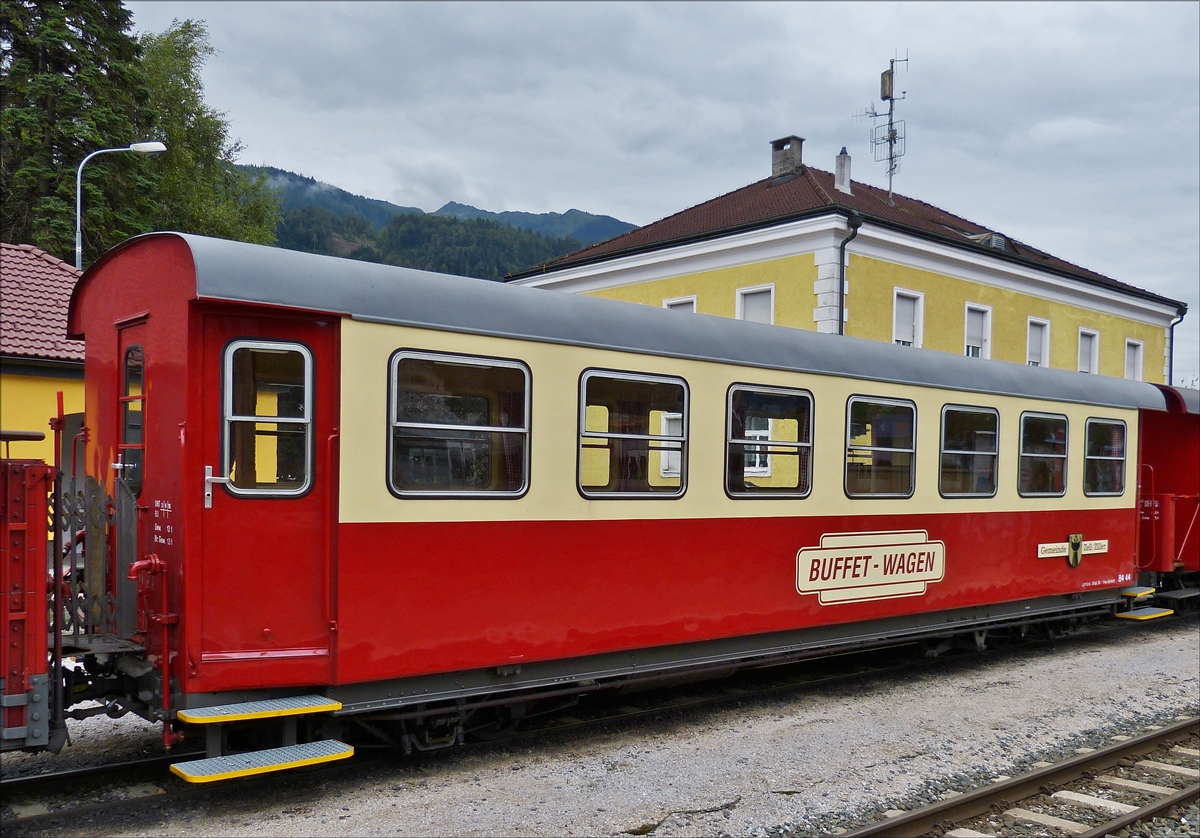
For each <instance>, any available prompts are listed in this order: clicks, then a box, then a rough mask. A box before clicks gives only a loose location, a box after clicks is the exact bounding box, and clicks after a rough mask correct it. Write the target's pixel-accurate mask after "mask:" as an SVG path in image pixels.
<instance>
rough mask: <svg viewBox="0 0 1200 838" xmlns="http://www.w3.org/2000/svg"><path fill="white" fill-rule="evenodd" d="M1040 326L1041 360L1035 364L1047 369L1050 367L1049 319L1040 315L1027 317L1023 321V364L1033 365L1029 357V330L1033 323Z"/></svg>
mask: <svg viewBox="0 0 1200 838" xmlns="http://www.w3.org/2000/svg"><path fill="white" fill-rule="evenodd" d="M1035 323H1036V324H1037V325H1039V326H1041V327H1042V362H1041V363H1040V364H1038V365H1037V366H1040V367H1043V368H1046V369H1049V367H1050V321H1049V320H1043V319H1042V318H1040V317H1029V318H1028V319H1026V321H1025V365H1026V366H1034V364H1033V359H1032V358H1030V357H1029V332H1030V329H1031V328H1032V327H1033V325H1034V324H1035Z"/></svg>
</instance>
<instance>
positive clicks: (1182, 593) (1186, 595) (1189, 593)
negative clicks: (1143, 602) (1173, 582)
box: [1155, 588, 1200, 600]
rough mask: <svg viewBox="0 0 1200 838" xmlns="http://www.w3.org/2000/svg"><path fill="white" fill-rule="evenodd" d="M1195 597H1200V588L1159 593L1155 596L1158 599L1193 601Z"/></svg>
mask: <svg viewBox="0 0 1200 838" xmlns="http://www.w3.org/2000/svg"><path fill="white" fill-rule="evenodd" d="M1194 596H1200V588H1184V589H1182V590H1178V591H1159V592H1158V593H1157V594H1155V597H1156V598H1157V599H1172V600H1181V599H1191V598H1192V597H1194Z"/></svg>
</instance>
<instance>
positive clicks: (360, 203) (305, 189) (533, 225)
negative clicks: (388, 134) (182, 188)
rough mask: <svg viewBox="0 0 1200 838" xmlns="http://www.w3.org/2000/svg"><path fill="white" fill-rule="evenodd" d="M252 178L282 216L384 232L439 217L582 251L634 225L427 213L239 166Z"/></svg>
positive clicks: (589, 218)
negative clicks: (336, 219) (305, 213)
mask: <svg viewBox="0 0 1200 838" xmlns="http://www.w3.org/2000/svg"><path fill="white" fill-rule="evenodd" d="M241 168H243V169H245V170H246V171H247V173H249V174H250V175H251V176H252V177H253V176H256V175H259V174H262V175H263V176H264V177H265V178H266V179H267V184H268V185H269V186H270V187H271V189H272V190H274V191H275V192H276V194H278V195H279V198H280V203H281V207H282V209H283V211H284V212H285V213H287V211H288V210H294V209H301V208H304V207H320V208H322V209H327V210H330V211H331V212H333V213H334V214H335V215H338V216H341V215H346V214H347V213H358V214H359V215H361V216H363V217H364V218H365V219H367V221H369V222H370V223H371V224H372V225H373V226H374V227H375V228H376V229H380V228H382V227H384V226H385V225H386V224H387V223H388V222H389V221H390V220H391V219H392V217H393V216H396V215H400V214H410V215H429V216H440V217H443V218H456V219H458V220H460V221H474V220H484V221H495V222H497V223H499V224H503V225H506V226H509V227H517V228H520V229H522V230H529V231H531V232H534V233H541V234H542V235H543V236H548V237H550V238H572V239H575V240H576V241H578V242H579V244H580V246H581V247H586V246H587V245H589V244H592V243H593V242H598V241H604V240H606V239H610V238H612V237H613V236H617V235H620V234H621V233H624V232H626V231H628V230H632V229H634V228H635V227H636V226H637V225H635V224H630V223H628V222H626V221H621V220H619V219H616V218H613V217H612V216H610V215H593V214H592V213H589V212H583V211H582V210H578V209H570V210H567V211H566V212H564V213H557V212H543V213H532V212H489V211H487V210H482V209H479V208H478V207H473V206H470V205H468V204H460V203H458V202H456V201H450V202H449V203H447V204H446V205H445V206H443V207H441V208H440V209H438V210H435V211H434V212H431V213H426V212H425V211H424V210H422V209H420V208H419V207H403V206H398V205H396V204H393V203H389V202H388V201H380V200H377V199H375V198H365V197H363V196H362V195H355V194H353V193H351V192H347V191H346V190H345V189H340V188H339V187H336V186H334V185H332V184H329V183H323V182H322V181H319V180H315V179H314V178H311V177H305V176H304V175H298V174H296V173H295V172H289V171H287V170H285V169H277V168H275V167H273V166H242V167H241Z"/></svg>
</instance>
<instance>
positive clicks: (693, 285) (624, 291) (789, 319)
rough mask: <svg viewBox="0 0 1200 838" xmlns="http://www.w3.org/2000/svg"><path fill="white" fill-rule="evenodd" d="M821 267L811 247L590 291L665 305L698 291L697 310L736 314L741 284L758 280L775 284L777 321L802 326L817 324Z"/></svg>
mask: <svg viewBox="0 0 1200 838" xmlns="http://www.w3.org/2000/svg"><path fill="white" fill-rule="evenodd" d="M816 279H817V268H816V265H815V264H814V263H813V255H812V254H811V253H803V254H801V255H799V256H788V257H786V258H783V259H774V260H772V261H770V262H755V263H753V264H750V265H738V266H736V267H732V268H720V269H718V270H714V271H704V272H702V273H697V274H688V275H686V276H676V277H670V278H668V279H656V280H652V281H650V282H642V283H638V284H637V285H623V286H620V287H618V288H606V289H604V290H601V291H594V292H591V295H592V296H595V297H607V298H609V299H612V300H625V301H626V302H631V303H642V304H644V305H651V306H661V305H662V304H663V300H670V299H673V298H675V297H689V296H691V295H692V294H695V295H696V313H697V314H715V315H717V316H718V317H736V316H737V290H738V289H739V288H751V287H754V286H757V285H769V284H772V283H774V285H775V324H776V325H777V326H792V327H794V328H797V329H815V328H816V324H815V323H814V322H813V306H815V305H816V304H817V295H816V294H815V293H814V292H813V283H814V282H815V281H816Z"/></svg>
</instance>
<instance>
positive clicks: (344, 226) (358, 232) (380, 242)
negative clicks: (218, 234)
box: [278, 206, 579, 280]
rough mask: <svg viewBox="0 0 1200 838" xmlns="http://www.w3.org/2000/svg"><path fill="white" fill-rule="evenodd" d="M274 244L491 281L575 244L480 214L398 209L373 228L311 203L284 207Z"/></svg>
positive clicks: (354, 215)
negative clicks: (464, 218) (474, 216)
mask: <svg viewBox="0 0 1200 838" xmlns="http://www.w3.org/2000/svg"><path fill="white" fill-rule="evenodd" d="M278 243H279V245H280V246H281V247H286V248H288V249H291V250H303V251H307V252H309V253H324V254H327V255H331V256H347V257H350V258H351V259H361V260H363V261H367V262H383V263H385V264H388V265H401V266H403V267H406V268H418V269H420V270H424V271H436V272H438V273H448V274H457V275H459V276H473V277H477V278H479V279H493V280H500V279H503V278H504V276H505V275H506V274H510V273H512V272H514V271H518V270H521V269H523V268H528V267H530V266H532V265H536V264H538V263H539V262H544V261H546V260H547V259H553V258H554V257H556V256H561V255H563V254H564V253H570V252H572V251H575V250H578V249H579V242H578V240H576V239H573V238H551V237H548V236H543V235H541V234H540V233H534V232H530V231H529V230H522V229H519V228H516V227H510V226H508V225H506V224H501V223H499V222H496V221H488V220H484V219H472V220H467V221H460V220H458V219H455V218H445V217H441V216H432V215H413V214H408V213H404V214H399V215H395V216H393V217H392V219H391V220H390V221H389V222H388V223H387V225H386V226H385V227H383V228H382V229H380V230H378V231H377V230H376V229H375V227H374V225H372V224H371V222H370V221H368V220H367V219H366V218H365V217H364V216H362V215H360V214H358V213H346V214H344V215H338V214H336V213H334V212H333V211H332V210H329V209H326V208H324V207H315V206H309V207H301V208H298V209H291V210H286V211H285V212H284V214H283V218H282V220H281V221H280V223H279V230H278Z"/></svg>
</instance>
